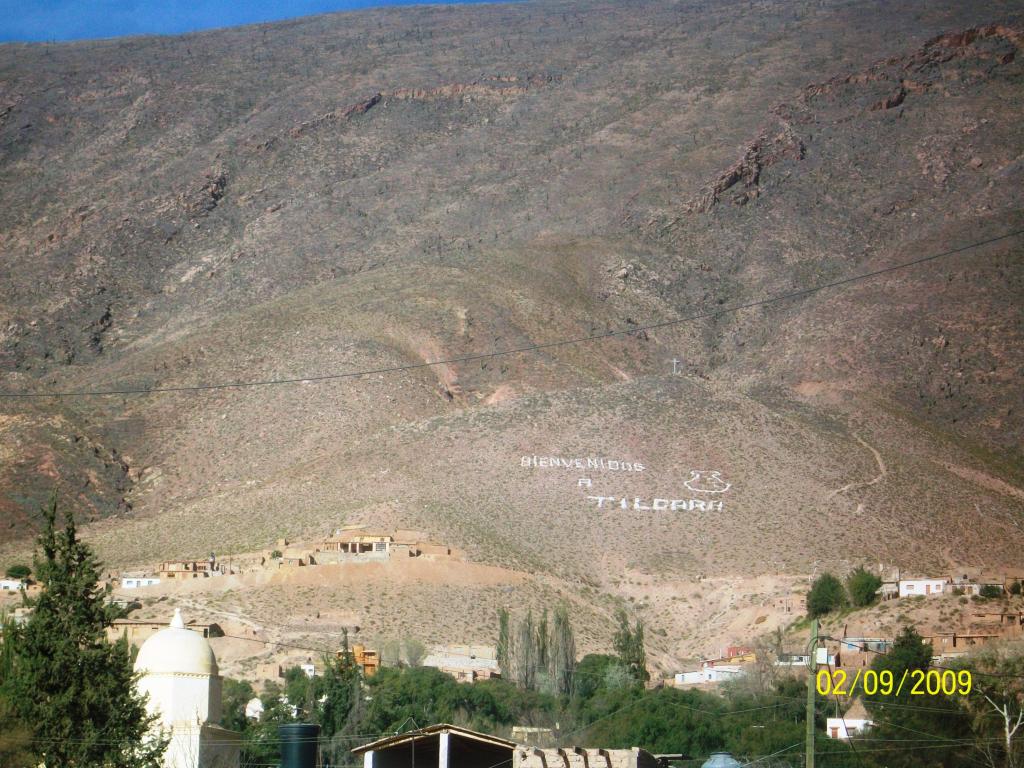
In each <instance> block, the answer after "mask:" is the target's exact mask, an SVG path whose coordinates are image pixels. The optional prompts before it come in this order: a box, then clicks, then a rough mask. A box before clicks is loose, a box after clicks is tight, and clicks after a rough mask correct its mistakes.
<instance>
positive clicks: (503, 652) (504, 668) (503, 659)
mask: <svg viewBox="0 0 1024 768" xmlns="http://www.w3.org/2000/svg"><path fill="white" fill-rule="evenodd" d="M508 624H509V616H508V609H507V608H499V609H498V646H497V657H498V667H499V668H500V669H501V674H503V675H508V674H509V671H510V667H509V654H508V652H509V645H510V637H509V626H508Z"/></svg>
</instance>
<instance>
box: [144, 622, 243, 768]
mask: <svg viewBox="0 0 1024 768" xmlns="http://www.w3.org/2000/svg"><path fill="white" fill-rule="evenodd" d="M135 671H136V672H138V673H139V674H140V675H141V678H140V679H139V682H138V687H139V690H140V691H141V692H142V693H144V694H146V695H147V696H148V701H147V703H146V708H147V710H148V711H149V713H150V714H155V715H156V716H157V717H158V720H157V721H156V722H155V723H154V728H155V729H160V730H162V731H163V732H164V733H165V734H166V733H169V734H170V738H171V740H170V743H169V744H168V746H167V751H166V753H165V754H164V765H165V766H166V768H237V766H238V763H239V735H238V734H237V733H235V732H233V731H229V730H226V729H224V728H221V727H220V726H219V725H218V724H217V723H218V722H219V721H220V717H221V677H220V674H219V671H218V669H217V658H216V656H215V655H214V653H213V648H211V647H210V644H209V642H207V640H206V638H205V637H203V636H202V635H201V634H199V633H198V632H193V631H192V630H191V629H188V628H187V627H186V626H185V622H184V620H183V619H182V618H181V611H179V610H175V611H174V618H173V619H172V620H171V624H170V626H169V627H168V628H167V629H162V630H160V631H159V632H157V633H156V634H155V635H153V636H152V637H150V638H149V639H148V640H146V642H145V643H143V644H142V648H140V649H139V655H138V657H137V658H136V660H135Z"/></svg>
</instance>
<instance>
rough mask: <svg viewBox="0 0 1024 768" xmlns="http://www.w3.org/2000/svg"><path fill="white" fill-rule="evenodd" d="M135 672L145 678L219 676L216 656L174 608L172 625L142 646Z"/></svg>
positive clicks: (136, 660)
mask: <svg viewBox="0 0 1024 768" xmlns="http://www.w3.org/2000/svg"><path fill="white" fill-rule="evenodd" d="M135 671H136V672H141V673H142V674H143V675H145V674H158V675H159V674H176V673H177V674H188V675H216V674H217V657H216V656H214V655H213V648H211V647H210V644H209V643H208V642H207V641H206V638H205V637H203V636H202V635H201V634H199V633H198V632H193V631H192V630H191V629H186V628H185V622H184V621H183V620H182V618H181V611H179V610H177V609H175V611H174V618H173V619H172V620H171V626H169V627H168V628H167V629H161V630H160V631H159V632H157V633H156V634H155V635H153V636H152V637H150V638H149V639H148V640H146V642H144V643H143V644H142V647H141V648H140V649H139V655H138V657H137V658H136V659H135Z"/></svg>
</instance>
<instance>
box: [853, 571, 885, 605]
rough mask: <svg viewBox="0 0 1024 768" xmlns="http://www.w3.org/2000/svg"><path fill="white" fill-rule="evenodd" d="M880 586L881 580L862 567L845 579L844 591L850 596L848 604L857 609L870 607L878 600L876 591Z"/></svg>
mask: <svg viewBox="0 0 1024 768" xmlns="http://www.w3.org/2000/svg"><path fill="white" fill-rule="evenodd" d="M881 586H882V580H881V579H880V578H879V577H878V576H876V575H875V574H873V573H872V572H871V571H869V570H868V569H867V568H865V567H864V566H863V565H861V566H858V567H857V569H856V570H855V571H854V572H853V573H851V574H850V575H849V576H847V577H846V591H847V593H848V594H849V596H850V602H851V603H852V604H853V605H854V606H855V607H857V608H864V607H866V606H869V605H871V604H872V603H873V602H875V600H877V599H878V595H877V594H876V593H877V592H878V589H879V588H880V587H881Z"/></svg>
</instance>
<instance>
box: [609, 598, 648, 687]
mask: <svg viewBox="0 0 1024 768" xmlns="http://www.w3.org/2000/svg"><path fill="white" fill-rule="evenodd" d="M615 618H616V620H617V621H618V623H619V628H618V630H617V631H616V632H615V638H614V641H613V644H614V647H615V652H616V653H617V654H618V656H619V660H620V661H621V662H622V665H623V666H624V667H625V668H626V669H627V670H628V671H629V674H630V675H631V676H632V678H633V679H634V680H635V681H637V682H638V683H645V682H647V681H648V680H650V679H651V673H650V672H648V671H647V651H646V649H645V648H644V624H643V622H642V621H640V620H639V619H637V621H636V624H635V625H634V626H633V628H632V629H631V628H630V626H629V615H628V614H627V613H626V610H625V609H624V608H619V609H618V611H617V612H616V614H615Z"/></svg>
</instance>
